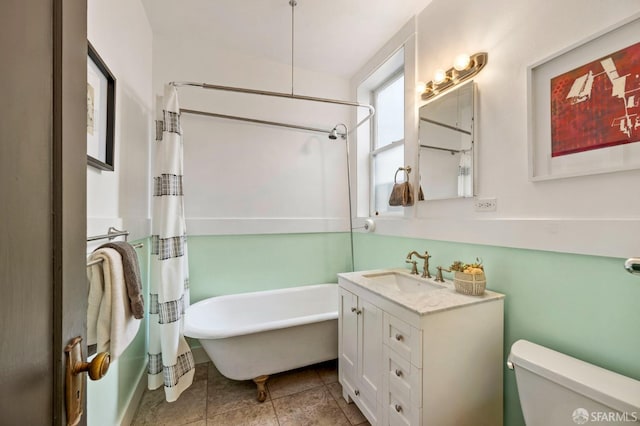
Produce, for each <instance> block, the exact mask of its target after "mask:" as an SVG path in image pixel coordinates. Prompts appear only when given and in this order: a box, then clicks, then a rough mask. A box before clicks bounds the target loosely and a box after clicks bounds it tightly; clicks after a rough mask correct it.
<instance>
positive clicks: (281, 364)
mask: <svg viewBox="0 0 640 426" xmlns="http://www.w3.org/2000/svg"><path fill="white" fill-rule="evenodd" d="M184 334H185V336H188V337H193V338H197V339H198V340H199V341H200V343H201V344H202V347H203V348H204V350H205V352H206V353H207V355H208V356H209V358H210V359H211V361H213V363H214V364H215V366H216V368H217V369H218V370H219V371H220V373H222V374H223V375H224V376H225V377H227V378H229V379H233V380H253V381H254V382H255V383H256V385H257V387H258V401H260V402H263V401H264V400H265V399H266V397H267V394H266V389H265V382H266V381H267V379H268V377H269V375H271V374H275V373H279V372H282V371H287V370H292V369H295V368H299V367H304V366H307V365H311V364H315V363H318V362H322V361H328V360H331V359H335V358H337V357H338V286H337V285H336V284H317V285H310V286H302V287H293V288H286V289H278V290H268V291H260V292H252V293H243V294H234V295H228V296H218V297H212V298H209V299H205V300H202V301H200V302H198V303H195V304H193V305H192V306H190V307H189V308H188V309H187V311H186V314H185V328H184Z"/></svg>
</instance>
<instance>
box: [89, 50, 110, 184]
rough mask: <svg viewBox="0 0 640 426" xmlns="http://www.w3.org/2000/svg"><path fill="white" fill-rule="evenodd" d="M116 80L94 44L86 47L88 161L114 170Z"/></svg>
mask: <svg viewBox="0 0 640 426" xmlns="http://www.w3.org/2000/svg"><path fill="white" fill-rule="evenodd" d="M115 94H116V79H115V77H114V76H113V74H112V73H111V71H109V68H108V67H107V65H106V64H105V62H104V61H103V60H102V58H101V57H100V55H98V52H96V50H95V49H94V47H93V46H92V45H91V43H88V50H87V163H88V164H89V165H90V166H92V167H95V168H97V169H100V170H107V171H113V170H114V162H113V159H114V130H115Z"/></svg>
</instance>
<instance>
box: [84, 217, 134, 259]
mask: <svg viewBox="0 0 640 426" xmlns="http://www.w3.org/2000/svg"><path fill="white" fill-rule="evenodd" d="M116 237H124V240H125V241H127V238H128V237H129V231H121V230H119V229H116V228H114V227H113V226H112V227H110V228H109V229H108V230H107V233H106V234H103V235H94V236H93V237H89V238H87V241H96V240H104V239H107V238H108V239H109V241H111V240H113V239H114V238H116ZM131 246H132V247H133V248H136V249H138V248H142V247H144V244H142V243H136V244H131ZM100 262H102V259H96V260H92V261H91V262H87V268H88V267H89V266H93V265H97V264H98V263H100Z"/></svg>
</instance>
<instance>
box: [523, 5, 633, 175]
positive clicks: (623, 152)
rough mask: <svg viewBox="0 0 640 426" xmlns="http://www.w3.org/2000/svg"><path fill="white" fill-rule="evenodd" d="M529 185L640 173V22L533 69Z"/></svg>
mask: <svg viewBox="0 0 640 426" xmlns="http://www.w3.org/2000/svg"><path fill="white" fill-rule="evenodd" d="M527 77H528V79H527V82H528V101H529V109H528V131H529V132H528V133H529V134H528V137H529V177H530V179H531V180H545V179H557V178H565V177H573V176H581V175H588V174H597V173H609V172H616V171H622V170H630V169H636V168H640V18H639V17H637V16H636V17H634V18H633V19H629V20H627V21H625V22H623V23H621V24H619V25H617V26H615V27H614V28H610V29H609V30H607V31H605V32H603V33H600V34H597V35H595V36H593V37H591V38H589V39H588V40H586V41H583V42H581V43H579V44H578V45H575V46H572V47H570V48H568V49H565V50H564V51H562V52H559V53H557V54H556V55H554V56H552V57H551V58H547V59H545V60H543V61H541V62H539V63H537V64H534V65H532V66H530V67H529V68H528V76H527Z"/></svg>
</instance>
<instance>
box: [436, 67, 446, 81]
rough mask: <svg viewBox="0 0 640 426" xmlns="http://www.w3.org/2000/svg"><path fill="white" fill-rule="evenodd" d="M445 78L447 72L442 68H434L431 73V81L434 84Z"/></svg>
mask: <svg viewBox="0 0 640 426" xmlns="http://www.w3.org/2000/svg"><path fill="white" fill-rule="evenodd" d="M446 79H447V72H446V71H445V70H443V69H438V70H436V72H435V74H434V75H433V82H434V83H435V84H440V83H443V82H444V81H445V80H446Z"/></svg>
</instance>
